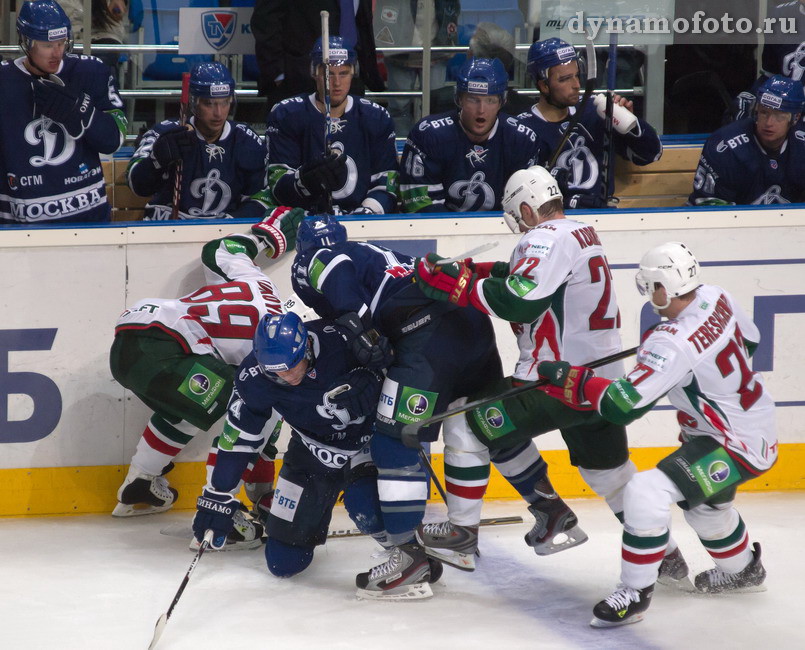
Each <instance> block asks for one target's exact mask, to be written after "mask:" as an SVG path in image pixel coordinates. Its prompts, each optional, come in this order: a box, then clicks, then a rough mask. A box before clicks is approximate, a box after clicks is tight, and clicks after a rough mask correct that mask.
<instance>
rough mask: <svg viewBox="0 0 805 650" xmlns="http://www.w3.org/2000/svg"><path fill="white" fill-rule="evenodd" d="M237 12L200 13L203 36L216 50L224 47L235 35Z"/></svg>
mask: <svg viewBox="0 0 805 650" xmlns="http://www.w3.org/2000/svg"><path fill="white" fill-rule="evenodd" d="M237 24H238V14H237V12H234V11H222V10H218V11H205V12H204V13H203V14H201V26H202V31H203V33H204V38H205V39H206V40H207V42H208V43H209V44H210V45H212V46H213V47H214V48H215V49H216V50H220V49H221V48H223V47H225V46H226V45H227V44H228V43H229V41H231V40H232V37H233V36H234V35H235V27H236V26H237Z"/></svg>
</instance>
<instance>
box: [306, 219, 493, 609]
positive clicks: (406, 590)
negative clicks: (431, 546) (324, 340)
mask: <svg viewBox="0 0 805 650" xmlns="http://www.w3.org/2000/svg"><path fill="white" fill-rule="evenodd" d="M296 250H297V254H296V258H295V259H294V263H293V266H292V269H291V276H292V277H291V281H292V285H293V288H294V291H295V292H296V294H297V295H298V296H299V298H300V299H301V300H302V301H303V302H304V303H305V304H306V305H308V306H309V307H312V308H313V309H314V310H315V311H316V312H317V313H318V314H319V315H321V316H322V317H325V318H328V319H335V322H336V324H338V326H339V327H342V328H343V329H344V331H345V332H349V333H350V338H351V339H352V345H353V347H354V351H355V354H356V356H357V358H358V359H359V360H360V361H361V363H363V364H364V365H368V366H373V365H375V364H377V363H380V362H382V361H383V360H385V358H386V357H387V355H388V350H389V346H391V347H393V354H394V359H393V362H392V363H391V365H390V366H389V367H388V370H387V374H386V379H385V382H384V384H383V390H382V393H381V394H380V401H379V403H378V404H377V414H376V416H377V417H376V421H375V434H374V436H373V437H372V441H371V451H372V458H373V460H374V462H375V464H376V465H377V468H378V472H379V477H378V493H379V495H380V507H381V510H382V512H383V522H384V524H385V528H386V531H387V532H388V537H389V542H390V543H391V544H393V545H394V548H393V550H392V554H391V556H390V557H389V560H388V562H385V563H383V564H380V565H379V566H376V567H374V568H373V569H372V570H370V571H368V572H366V573H361V574H359V575H358V576H357V578H356V583H357V586H358V595H359V596H360V597H364V598H392V599H393V598H405V599H410V598H426V597H428V596H431V595H432V592H431V590H430V587H429V585H428V581H429V576H430V579H431V580H432V579H433V574H432V573H431V571H432V569H431V567H430V566H429V564H428V561H427V556H426V555H425V552H424V550H423V549H422V547H421V546H419V545H418V544H416V542H415V539H414V531H415V529H416V527H417V526H418V525H419V524H420V523H421V521H422V517H423V515H424V512H425V502H426V500H427V498H428V483H427V474H426V472H425V468H423V467H422V465H421V464H420V460H419V456H418V454H417V450H416V449H414V448H409V447H406V446H404V445H403V443H402V440H401V437H402V428H403V426H404V425H405V424H407V423H410V422H418V421H419V420H422V419H424V418H427V417H429V416H431V415H433V413H435V412H438V411H443V410H445V409H446V408H447V406H448V404H450V403H451V402H452V401H453V400H455V399H457V398H458V397H460V396H462V395H467V394H469V393H470V392H473V391H475V390H478V389H479V388H480V387H481V386H482V385H484V384H485V383H486V382H487V381H489V380H491V379H492V378H499V377H502V366H501V362H500V357H499V356H498V353H497V348H496V347H495V337H494V331H493V329H492V323H491V322H490V320H489V317H488V316H487V315H486V314H482V313H480V312H479V311H477V310H475V309H472V308H462V307H457V306H456V305H452V304H449V303H446V302H437V301H434V300H431V299H429V298H426V297H425V296H424V294H423V293H422V292H421V291H420V290H419V288H418V287H417V286H416V284H415V277H414V274H413V265H414V260H413V259H412V258H411V257H409V256H407V255H403V254H400V253H397V252H395V251H392V250H389V249H387V248H383V247H380V246H375V245H372V244H368V243H363V242H349V241H347V234H346V229H345V228H344V226H343V225H342V224H340V223H339V222H338V220H337V219H335V218H334V217H332V216H329V215H321V216H309V217H306V218H305V219H304V220H303V221H302V223H301V224H300V226H299V231H298V233H297V246H296ZM422 432H423V433H422V436H421V439H422V440H425V441H433V440H435V439H436V437H437V435H438V427H433V426H431V427H428V428H425V429H422Z"/></svg>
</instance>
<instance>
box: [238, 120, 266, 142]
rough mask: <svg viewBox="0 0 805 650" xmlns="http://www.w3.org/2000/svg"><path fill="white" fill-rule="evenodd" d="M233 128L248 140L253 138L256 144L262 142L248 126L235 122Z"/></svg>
mask: <svg viewBox="0 0 805 650" xmlns="http://www.w3.org/2000/svg"><path fill="white" fill-rule="evenodd" d="M234 127H235V128H236V129H238V130H239V131H242V132H243V133H245V134H246V135H247V136H249V137H250V138H253V139H254V140H256V141H257V142H258V143H262V142H263V138H262V137H261V136H259V135H257V134H256V133H255V132H254V131H252V129H251V127H249V125H248V124H244V123H243V122H235V123H234Z"/></svg>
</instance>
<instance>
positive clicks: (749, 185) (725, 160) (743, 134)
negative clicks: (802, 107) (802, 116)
mask: <svg viewBox="0 0 805 650" xmlns="http://www.w3.org/2000/svg"><path fill="white" fill-rule="evenodd" d="M803 169H805V130H803V127H802V123H801V122H800V123H799V124H798V125H797V126H795V127H792V128H791V130H790V131H789V132H788V138H787V139H786V141H785V142H784V143H783V146H782V147H781V148H780V151H779V152H777V153H770V152H768V151H766V149H764V148H763V147H762V146H761V145H760V143H759V142H758V140H757V138H756V137H755V124H754V121H753V120H752V118H745V119H743V120H739V121H737V122H733V123H732V124H728V125H727V126H724V127H721V128H720V129H719V130H718V131H715V132H714V133H713V134H712V135H711V136H710V137H709V138H707V141H706V142H705V143H704V147H703V149H702V156H701V158H700V159H699V166H698V167H697V169H696V175H695V177H694V180H693V192H692V193H691V195H690V196H689V197H688V204H689V205H697V204H701V203H704V202H707V200H708V199H713V198H716V199H720V200H721V201H725V202H727V203H735V204H738V205H750V204H753V205H768V204H771V203H796V202H800V201H803V200H805V174H803V171H802V170H803Z"/></svg>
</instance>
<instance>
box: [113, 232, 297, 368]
mask: <svg viewBox="0 0 805 650" xmlns="http://www.w3.org/2000/svg"><path fill="white" fill-rule="evenodd" d="M263 248H264V245H263V244H262V243H260V242H258V241H257V239H256V238H255V237H254V236H252V235H229V236H227V237H224V238H222V239H215V240H213V241H211V242H208V243H207V244H205V246H204V249H203V251H202V254H201V259H202V264H203V267H204V277H205V281H206V284H205V286H203V287H201V288H200V289H198V290H196V291H194V292H193V293H190V294H188V295H186V296H183V297H181V298H175V299H162V298H152V299H146V300H140V301H139V302H137V303H135V304H134V305H133V306H131V307H129V308H128V309H126V310H125V311H124V312H123V313H122V314H121V315H120V318H118V321H117V325H116V326H115V332H119V331H123V330H129V331H131V330H146V329H150V328H157V329H159V330H161V331H162V332H165V333H166V334H170V335H171V336H172V337H173V338H175V339H176V340H177V341H178V342H179V344H180V345H181V346H182V347H183V348H184V350H185V352H186V353H187V354H191V353H193V354H212V355H213V356H215V357H217V358H218V359H221V360H222V361H224V362H226V363H228V364H230V365H234V366H237V365H238V364H240V362H241V361H242V360H243V359H244V357H245V356H246V355H247V354H249V352H251V350H252V338H253V337H254V330H255V327H256V326H257V324H258V323H259V322H260V319H262V317H263V316H264V315H265V314H279V313H282V302H281V300H280V297H279V292H278V291H277V288H276V287H275V286H274V283H273V282H272V281H271V280H270V279H269V278H268V277H266V276H265V275H264V274H263V272H262V271H261V270H260V269H259V268H258V267H257V266H256V265H255V264H254V262H253V261H252V260H253V259H254V258H255V256H256V255H257V253H258V252H259V251H260V250H262V249H263Z"/></svg>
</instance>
